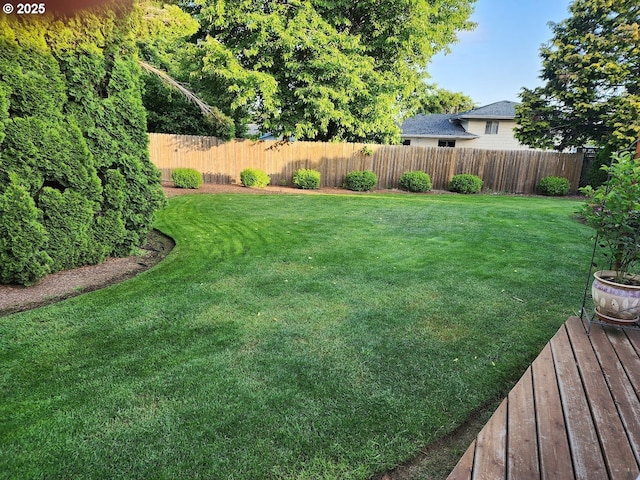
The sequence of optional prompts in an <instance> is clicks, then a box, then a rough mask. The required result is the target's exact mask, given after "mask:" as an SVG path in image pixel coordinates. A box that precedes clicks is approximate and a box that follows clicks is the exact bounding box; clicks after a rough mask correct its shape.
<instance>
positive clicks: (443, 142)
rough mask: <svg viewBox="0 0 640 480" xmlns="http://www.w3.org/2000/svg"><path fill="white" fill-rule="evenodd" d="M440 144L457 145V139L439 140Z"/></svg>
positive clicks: (445, 145) (443, 145) (440, 145)
mask: <svg viewBox="0 0 640 480" xmlns="http://www.w3.org/2000/svg"><path fill="white" fill-rule="evenodd" d="M438 146H439V147H455V146H456V141H455V140H438Z"/></svg>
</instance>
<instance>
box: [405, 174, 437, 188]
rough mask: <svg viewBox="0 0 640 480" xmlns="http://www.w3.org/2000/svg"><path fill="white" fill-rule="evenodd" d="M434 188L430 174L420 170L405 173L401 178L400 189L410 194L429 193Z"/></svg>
mask: <svg viewBox="0 0 640 480" xmlns="http://www.w3.org/2000/svg"><path fill="white" fill-rule="evenodd" d="M432 186H433V185H432V184H431V177H430V176H429V174H428V173H425V172H421V171H419V170H415V171H412V172H404V173H403V174H402V176H401V177H400V188H402V189H403V190H408V191H410V192H428V191H429V190H431V188H432Z"/></svg>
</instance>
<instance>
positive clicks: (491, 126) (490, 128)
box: [484, 120, 500, 135]
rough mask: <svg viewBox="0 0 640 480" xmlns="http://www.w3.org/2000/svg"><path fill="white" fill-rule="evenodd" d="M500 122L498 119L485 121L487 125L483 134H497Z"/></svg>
mask: <svg viewBox="0 0 640 480" xmlns="http://www.w3.org/2000/svg"><path fill="white" fill-rule="evenodd" d="M499 124H500V122H498V121H495V120H493V121H490V122H487V125H486V126H485V127H484V133H485V135H497V134H498V125H499Z"/></svg>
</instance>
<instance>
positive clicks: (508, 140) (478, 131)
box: [456, 120, 531, 150]
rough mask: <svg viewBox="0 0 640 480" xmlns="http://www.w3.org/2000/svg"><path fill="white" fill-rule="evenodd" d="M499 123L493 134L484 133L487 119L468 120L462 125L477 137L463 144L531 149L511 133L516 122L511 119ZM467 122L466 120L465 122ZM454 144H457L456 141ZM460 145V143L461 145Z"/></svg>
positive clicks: (492, 147)
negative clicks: (495, 132)
mask: <svg viewBox="0 0 640 480" xmlns="http://www.w3.org/2000/svg"><path fill="white" fill-rule="evenodd" d="M498 122H500V125H499V127H498V133H497V134H495V135H487V134H485V133H484V132H485V127H486V125H487V120H469V121H468V124H466V125H464V126H465V129H466V130H467V131H468V132H469V133H473V134H475V135H478V136H479V138H476V139H474V140H471V141H470V142H465V146H469V147H472V148H483V149H491V150H531V148H530V147H528V146H526V145H523V144H521V143H520V142H519V141H518V140H517V139H516V138H515V137H514V135H513V130H514V128H515V127H516V122H515V121H513V120H498ZM465 123H467V122H465ZM456 146H458V144H457V143H456ZM461 146H462V145H461Z"/></svg>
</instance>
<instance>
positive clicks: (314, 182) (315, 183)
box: [293, 168, 320, 190]
mask: <svg viewBox="0 0 640 480" xmlns="http://www.w3.org/2000/svg"><path fill="white" fill-rule="evenodd" d="M293 184H294V185H295V186H296V187H298V188H301V189H303V190H317V189H318V188H320V172H318V171H317V170H309V169H305V168H301V169H300V170H297V171H296V173H294V174H293Z"/></svg>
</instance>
